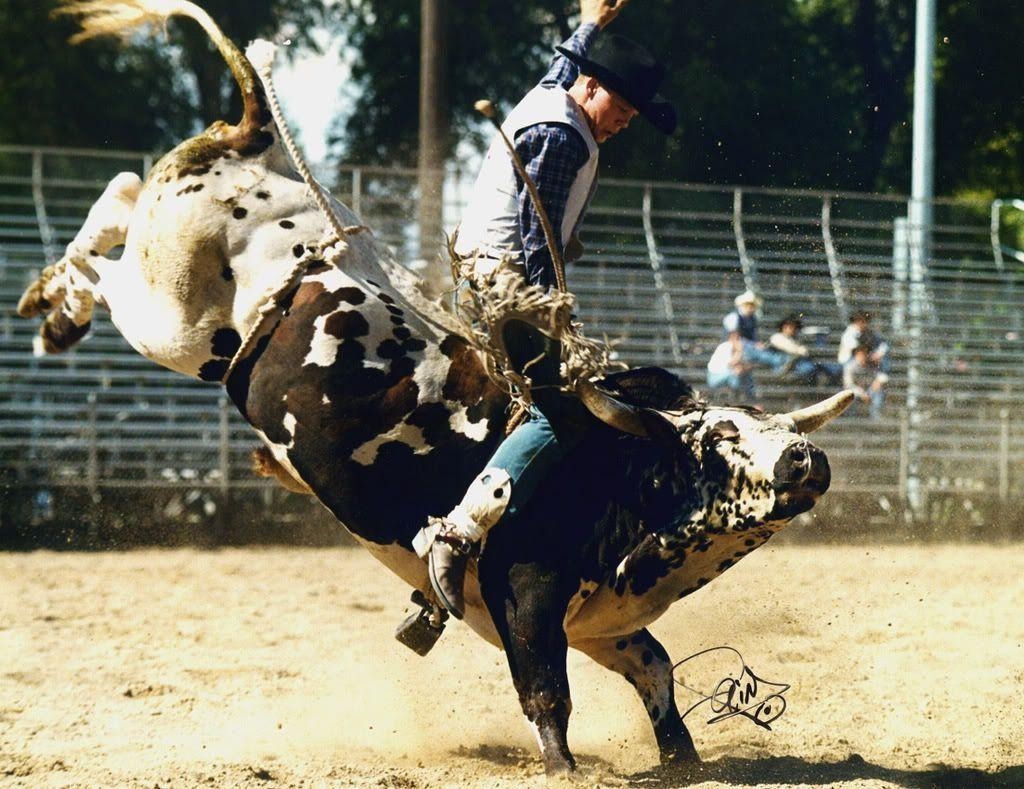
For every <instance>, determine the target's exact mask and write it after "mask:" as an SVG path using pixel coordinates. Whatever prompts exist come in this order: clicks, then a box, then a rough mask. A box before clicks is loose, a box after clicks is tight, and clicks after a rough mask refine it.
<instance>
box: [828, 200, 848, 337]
mask: <svg viewBox="0 0 1024 789" xmlns="http://www.w3.org/2000/svg"><path fill="white" fill-rule="evenodd" d="M821 240H822V241H823V242H824V243H825V257H826V259H827V260H828V275H829V277H830V278H831V280H832V293H833V295H834V296H835V299H836V307H837V308H838V309H839V318H840V319H841V320H842V322H843V325H844V326H845V325H846V324H847V323H849V322H850V310H849V309H848V308H847V306H846V289H845V288H844V287H843V269H842V264H841V263H840V262H839V255H837V254H836V245H835V240H834V239H833V238H832V196H831V195H825V197H824V198H823V199H822V201H821Z"/></svg>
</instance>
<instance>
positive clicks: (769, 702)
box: [672, 647, 790, 731]
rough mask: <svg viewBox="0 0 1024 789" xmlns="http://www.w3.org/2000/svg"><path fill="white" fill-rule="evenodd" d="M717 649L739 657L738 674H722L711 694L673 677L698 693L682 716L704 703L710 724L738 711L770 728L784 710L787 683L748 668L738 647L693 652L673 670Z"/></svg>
mask: <svg viewBox="0 0 1024 789" xmlns="http://www.w3.org/2000/svg"><path fill="white" fill-rule="evenodd" d="M719 650H728V651H730V652H732V653H734V654H735V655H736V657H737V658H738V659H739V674H738V676H733V675H732V674H730V675H729V676H727V677H725V679H723V680H721V681H720V682H719V683H718V684H717V685H716V686H715V689H714V691H712V692H711V693H710V694H705V693H702V692H701V691H699V690H696V689H694V688H691V687H688V686H687V685H685V684H684V683H682V682H680V681H679V680H676V683H678V684H679V685H680V686H682V687H684V688H686V689H687V690H688V691H690V692H691V693H696V694H697V695H698V696H700V697H701V698H700V701H698V702H697V703H696V704H693V705H692V706H691V707H690V708H689V709H688V710H686V712H684V713H683V717H684V718H685V717H686V716H687V715H689V714H690V713H691V712H693V711H694V710H695V709H697V707H699V706H700V705H701V704H705V703H707V704H708V705H709V707H710V708H711V712H712V717H711V718H709V719H708V721H707V722H708V724H709V725H710V724H712V723H718V722H719V721H724V720H726V719H728V718H732V717H734V716H736V715H739V716H741V717H743V718H747V719H748V720H750V721H753V722H754V723H756V724H757V725H758V726H760V727H761V728H763V729H767V730H768V731H771V730H772V727H771V724H772V723H773V722H774V721H776V720H778V719H779V718H781V717H782V713H784V712H785V711H786V699H785V698H784V694H785V693H786V691H787V690H789V688H790V686H789V685H787V684H785V683H783V682H769V681H768V680H766V679H762V678H761V677H759V676H757V675H756V674H755V673H754V672H753V671H751V670H750V668H749V667H748V666H747V664H746V662H745V661H744V660H743V656H742V655H741V654H740V653H739V652H738V651H737V650H735V649H733V648H732V647H711V648H710V649H705V650H703V651H701V652H698V653H697V654H695V655H690V657H688V658H686V659H685V660H680V661H679V662H678V663H676V664H675V665H674V666H673V667H672V670H673V672H674V671H675V670H676V669H678V668H679V667H680V666H682V665H683V664H684V663H687V662H689V661H691V660H693V659H694V658H698V657H701V656H702V655H707V654H709V653H711V652H717V651H719Z"/></svg>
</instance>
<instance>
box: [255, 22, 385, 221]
mask: <svg viewBox="0 0 1024 789" xmlns="http://www.w3.org/2000/svg"><path fill="white" fill-rule="evenodd" d="M276 54H277V45H276V44H273V43H271V42H270V41H266V40H265V39H262V38H258V39H256V40H255V41H253V42H252V43H251V44H249V46H247V47H246V48H245V56H246V57H247V58H248V59H249V62H250V63H252V67H253V68H254V69H256V73H257V74H258V75H259V77H260V80H261V81H262V82H263V87H264V89H265V90H266V93H267V104H268V105H269V106H270V114H271V115H272V116H273V118H274V123H275V124H276V125H277V130H278V132H279V133H280V135H281V142H283V143H284V147H285V149H286V150H287V151H288V155H289V156H291V157H292V162H293V163H294V164H295V169H296V170H298V172H299V175H301V176H302V180H303V181H305V182H306V186H308V187H309V190H310V192H312V196H313V200H314V202H315V203H316V204H317V207H319V209H320V211H321V213H323V215H324V218H325V219H327V221H328V222H329V223H330V225H331V228H332V229H333V230H334V233H335V235H336V236H337V238H338V239H343V238H345V237H347V236H349V235H351V234H352V233H354V232H358V231H359V230H365V229H366V228H365V227H363V226H361V225H357V226H354V227H345V226H344V225H342V224H341V222H340V220H339V219H338V215H337V214H336V213H334V209H332V208H331V204H330V202H328V200H327V198H326V197H324V192H326V191H327V190H326V189H324V188H323V187H322V186H320V182H319V181H317V180H316V176H314V175H313V172H312V171H311V170H310V169H309V165H308V164H306V158H305V157H304V156H303V155H302V152H301V151H300V150H299V146H298V145H296V143H295V139H294V138H293V137H292V133H291V130H290V129H289V128H288V124H287V122H286V121H285V119H284V113H282V112H281V105H280V103H279V102H278V100H277V91H276V90H274V78H273V68H274V56H275V55H276Z"/></svg>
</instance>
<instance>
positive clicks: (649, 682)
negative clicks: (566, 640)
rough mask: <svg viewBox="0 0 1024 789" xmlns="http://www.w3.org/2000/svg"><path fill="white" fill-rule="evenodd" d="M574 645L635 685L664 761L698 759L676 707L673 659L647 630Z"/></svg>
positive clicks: (665, 762) (670, 762) (574, 643)
mask: <svg viewBox="0 0 1024 789" xmlns="http://www.w3.org/2000/svg"><path fill="white" fill-rule="evenodd" d="M573 648H575V649H578V650H580V651H581V652H583V653H584V654H586V655H588V656H589V657H591V658H593V659H594V660H596V661H597V662H598V663H600V664H601V665H602V666H604V667H605V668H610V669H611V670H612V671H615V672H617V673H619V674H621V675H622V676H623V677H624V678H625V679H626V681H627V682H629V684H631V685H632V686H633V687H634V688H636V692H637V693H638V694H640V699H641V700H642V701H643V703H644V707H646V709H647V715H648V716H649V717H650V719H651V723H652V724H653V726H654V736H655V737H656V738H657V740H658V750H659V751H660V752H661V761H662V763H663V764H676V763H681V762H699V761H700V757H698V756H697V749H696V748H695V747H694V745H693V738H692V737H690V732H689V731H688V730H687V728H686V724H685V723H683V719H682V718H681V717H680V715H679V710H678V709H677V708H676V700H675V686H674V683H673V680H672V661H671V659H670V658H669V656H668V653H667V652H666V651H665V648H664V647H663V646H662V645H661V644H660V643H659V642H658V640H657V639H656V638H655V637H654V636H652V635H651V634H650V632H649V631H647V630H646V629H644V630H638V631H636V632H635V633H632V634H631V635H628V636H622V637H621V638H596V639H588V640H586V641H580V642H573Z"/></svg>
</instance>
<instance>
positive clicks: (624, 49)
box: [555, 34, 676, 134]
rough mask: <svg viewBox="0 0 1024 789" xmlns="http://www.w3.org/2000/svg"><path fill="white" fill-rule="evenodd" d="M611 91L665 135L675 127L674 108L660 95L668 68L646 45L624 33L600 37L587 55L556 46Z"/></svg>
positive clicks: (582, 70)
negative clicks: (660, 88)
mask: <svg viewBox="0 0 1024 789" xmlns="http://www.w3.org/2000/svg"><path fill="white" fill-rule="evenodd" d="M555 49H557V50H558V51H559V52H561V53H562V54H563V55H565V56H566V57H567V58H569V60H571V61H572V62H573V63H575V64H576V65H577V66H579V67H580V71H581V72H583V73H584V74H586V75H587V76H588V77H594V79H596V80H597V81H598V82H600V83H601V84H602V85H604V86H605V87H606V88H608V89H609V90H613V91H615V92H616V93H618V94H619V95H620V96H622V98H624V99H625V100H626V101H628V102H629V103H630V104H632V105H633V106H634V107H635V108H636V111H637V112H639V113H640V114H641V115H643V116H644V117H645V118H646V119H647V120H649V121H650V122H651V123H653V124H654V127H655V128H656V129H657V130H658V131H660V132H663V133H664V134H671V133H672V132H674V131H675V129H676V111H675V108H674V107H673V106H672V105H671V104H669V103H668V102H667V101H665V99H664V98H662V97H661V96H659V95H658V86H659V85H660V84H661V81H662V79H663V78H664V76H665V67H664V66H663V65H662V64H661V63H659V62H658V61H657V60H655V58H654V56H653V55H652V54H651V53H650V52H648V51H647V50H646V49H645V48H644V47H642V46H640V44H637V43H636V42H635V41H632V40H630V39H628V38H626V37H625V36H620V35H615V34H612V35H602V36H599V37H598V39H597V41H595V42H594V44H593V46H591V47H590V53H589V55H588V56H587V57H582V56H580V55H577V54H576V53H575V52H572V51H570V50H568V49H566V48H565V47H561V46H559V47H555Z"/></svg>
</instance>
